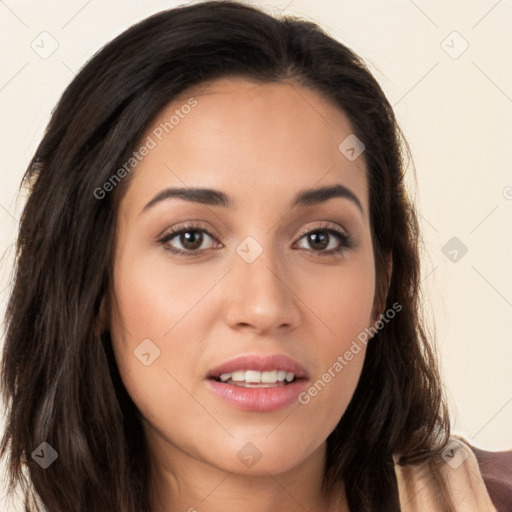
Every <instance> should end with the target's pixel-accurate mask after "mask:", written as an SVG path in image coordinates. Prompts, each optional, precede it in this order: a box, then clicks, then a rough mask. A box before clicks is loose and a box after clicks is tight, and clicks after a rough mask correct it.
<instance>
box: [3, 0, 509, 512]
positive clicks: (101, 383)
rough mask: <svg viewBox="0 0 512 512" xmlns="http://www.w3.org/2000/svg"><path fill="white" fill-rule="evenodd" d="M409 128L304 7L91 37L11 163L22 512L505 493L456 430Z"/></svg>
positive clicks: (372, 503)
mask: <svg viewBox="0 0 512 512" xmlns="http://www.w3.org/2000/svg"><path fill="white" fill-rule="evenodd" d="M404 145H405V143H404V142H403V139H402V137H401V133H400V130H399V128H398V126H397V124H396V120H395V117H394V114H393V112H392V109H391V107H390V105H389V103H388V101H387V100H386V98H385V97H384V94H383V92H382V90H381V88H380V87H379V85H378V84H377V83H376V81H375V79H374V78H373V77H372V76H371V74H370V73H369V71H368V70H367V69H366V67H365V65H364V63H363V62H362V61H361V59H359V58H358V57H357V56H356V55H354V54H353V53H352V52H351V51H350V50H348V49H347V48H346V47H344V46H343V45H341V44H340V43H339V42H336V41H334V40H333V39H332V38H330V37H328V36H327V35H326V34H325V33H323V32H322V31H321V30H320V29H319V28H318V27H317V26H316V25H314V24H312V23H310V22H305V21H300V20H296V19H292V18H283V19H280V20H278V19H274V18H272V17H270V16H268V15H266V14H264V13H262V12H261V11H259V10H257V9H254V8H251V7H248V6H244V5H240V4H237V3H231V2H205V3H203V4H200V5H192V6H186V7H181V8H178V9H174V10H169V11H165V12H162V13H159V14H157V15H154V16H152V17H150V18H148V19H146V20H144V21H143V22H141V23H139V24H138V25H136V26H134V27H132V28H131V29H129V30H128V31H126V32H125V33H123V34H121V35H120V36H119V37H117V38H116V39H115V40H114V41H112V42H111V43H110V44H108V45H107V46H106V47H105V48H103V49H102V50H101V51H100V52H99V53H98V54H97V55H96V56H95V57H94V58H93V59H92V60H91V61H90V62H89V63H88V64H87V65H86V66H85V67H84V69H83V70H82V71H81V72H80V73H79V74H78V75H77V77H76V78H75V80H74V81H73V82H72V83H71V85H70V86H69V87H68V89H67V90H66V91H65V93H64V95H63V96H62V98H61V100H60V102H59V104H58V106H57V108H56V110H55V112H54V114H53V116H52V118H51V121H50V123H49V126H48V129H47V132H46V134H45V136H44V139H43V141H42V142H41V144H40V146H39V148H38V149H37V152H36V154H35V156H34V158H33V161H32V162H31V165H30V167H29V169H28V171H27V175H26V177H25V180H26V182H27V183H28V184H30V187H31V193H30V197H29V199H28V201H27V204H26V207H25V210H24V213H23V218H22V222H21V226H20V234H19V240H18V250H19V253H18V254H19V258H18V262H17V269H16V279H15V284H14V289H13V292H12V295H11V298H10V302H9V305H8V312H7V335H6V343H5V348H4V354H3V375H2V378H3V380H2V384H3V392H4V399H5V400H6V402H7V403H8V412H9V417H8V424H7V430H6V433H5V436H4V439H3V445H2V454H4V455H5V454H6V453H8V455H9V471H10V473H9V474H10V477H11V486H12V487H13V488H14V486H16V485H21V486H22V487H23V489H24V491H25V496H26V506H27V510H28V509H29V507H32V508H33V509H34V510H36V509H37V510H50V511H52V512H54V511H55V512H68V511H73V512H77V511H84V512H85V511H90V510H94V511H100V512H103V511H120V512H121V511H122V512H131V511H133V512H135V511H151V512H161V511H162V512H163V511H170V510H172V511H177V510H189V511H194V510H197V511H202V510H208V511H216V510H235V509H239V508H240V507H241V506H243V507H244V509H245V510H247V511H252V510H265V511H266V510H268V511H270V510H275V509H278V508H279V509H281V510H308V511H311V512H316V511H334V510H336V511H348V510H350V511H352V512H354V511H399V510H401V511H405V510H406V511H412V510H421V511H423V510H440V511H441V510H442V511H445V510H456V511H458V510H498V509H499V508H498V507H499V506H501V505H497V504H496V501H495V503H494V505H493V502H492V499H493V498H492V497H491V496H490V495H489V492H488V491H487V489H486V487H485V485H484V483H483V482H482V480H481V476H482V475H481V474H480V471H479V467H478V460H479V459H477V458H476V457H475V453H474V452H473V451H472V450H471V447H469V446H468V445H467V444H466V443H465V442H464V440H463V439H458V440H456V439H454V438H453V437H451V436H450V426H449V425H450V424H449V417H448V414H447V409H446V405H445V402H444V399H443V392H442V388H441V385H440V383H439V374H438V370H437V365H436V359H435V355H434V351H433V348H432V345H431V340H430V338H431V337H430V336H429V335H428V334H427V331H426V328H425V327H424V325H423V323H422V319H421V317H420V314H419V308H420V304H419V300H418V290H419V263H420V262H419V256H418V245H419V240H420V235H419V231H418V224H417V219H416V215H415V212H414V207H413V205H412V204H411V203H410V202H409V200H408V197H407V194H406V192H405V189H404V182H403V180H404V173H405V168H404V167H405V164H404V162H403V160H402V158H403V155H404V154H405V150H404ZM484 456H485V454H484ZM25 466H26V467H27V469H28V474H27V475H26V477H25V476H24V475H23V473H22V471H23V469H24V467H25ZM494 499H495V498H494ZM36 502H37V503H39V505H37V504H36ZM36 507H38V508H36ZM43 507H44V508H43Z"/></svg>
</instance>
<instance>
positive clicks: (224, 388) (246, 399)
mask: <svg viewBox="0 0 512 512" xmlns="http://www.w3.org/2000/svg"><path fill="white" fill-rule="evenodd" d="M306 382H307V381H306V379H297V380H295V381H293V382H291V383H289V384H286V385H285V386H278V387H275V388H245V387H242V386H236V385H234V384H225V383H223V382H217V381H216V380H213V379H208V380H207V383H208V386H209V388H210V389H211V390H212V391H213V392H214V393H215V394H216V395H217V396H219V397H220V398H222V399H223V400H225V401H226V402H228V403H229V404H231V405H233V406H234V407H237V408H238V409H242V410H244V411H256V412H271V411H278V410H279V409H284V408H285V407H288V406H289V405H291V404H292V403H293V402H296V401H297V396H298V395H299V393H300V392H301V391H303V390H304V389H305V387H306Z"/></svg>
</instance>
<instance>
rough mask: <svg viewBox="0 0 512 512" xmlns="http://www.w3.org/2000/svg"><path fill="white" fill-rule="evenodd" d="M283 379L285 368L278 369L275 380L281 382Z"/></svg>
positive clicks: (284, 377)
mask: <svg viewBox="0 0 512 512" xmlns="http://www.w3.org/2000/svg"><path fill="white" fill-rule="evenodd" d="M284 379H286V370H279V371H278V372H277V380H278V381H279V382H283V381H284Z"/></svg>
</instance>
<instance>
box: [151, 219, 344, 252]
mask: <svg viewBox="0 0 512 512" xmlns="http://www.w3.org/2000/svg"><path fill="white" fill-rule="evenodd" d="M196 231H200V232H202V233H206V234H207V235H208V236H209V237H210V238H212V239H215V237H214V236H213V235H211V234H210V233H209V231H208V230H206V229H205V228H203V227H202V226H200V225H198V224H194V223H189V224H181V225H179V226H178V227H176V228H175V229H174V230H173V231H171V232H169V233H165V234H164V235H163V236H162V237H161V238H159V239H158V243H159V244H160V245H163V246H165V245H166V244H167V243H168V242H169V241H170V240H172V239H173V238H175V237H177V236H178V235H181V234H183V233H188V232H196ZM319 232H323V233H329V234H330V235H336V236H337V237H338V238H339V239H340V240H341V242H342V245H341V246H340V247H338V248H337V249H331V250H329V251H324V250H322V251H315V250H313V249H311V251H312V252H315V253H317V254H318V255H319V256H324V257H328V256H330V257H336V256H338V255H341V254H343V253H344V252H345V251H348V250H349V249H352V248H353V247H354V239H353V237H352V236H351V235H349V234H346V233H343V232H342V231H341V230H340V229H339V228H338V227H336V225H334V224H327V225H325V226H321V227H317V228H314V229H310V230H308V231H306V232H304V233H302V234H301V236H300V237H299V240H301V239H302V238H304V237H305V236H306V235H309V234H311V233H319ZM164 249H165V250H166V251H169V252H171V253H173V254H175V255H176V256H178V257H180V258H194V257H198V256H200V254H199V253H200V252H202V251H204V250H205V249H196V250H193V251H184V250H182V249H175V248H171V247H164ZM306 250H307V249H306Z"/></svg>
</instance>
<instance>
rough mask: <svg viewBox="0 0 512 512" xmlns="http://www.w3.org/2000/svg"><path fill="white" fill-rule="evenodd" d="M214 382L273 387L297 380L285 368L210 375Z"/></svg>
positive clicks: (252, 386) (241, 385)
mask: <svg viewBox="0 0 512 512" xmlns="http://www.w3.org/2000/svg"><path fill="white" fill-rule="evenodd" d="M210 378H211V379H213V380H215V381H216V382H220V383H223V384H228V385H233V386H239V387H244V388H275V387H280V386H286V385H288V384H291V383H292V382H295V381H296V380H298V377H296V376H295V374H294V373H293V372H287V371H285V370H271V371H263V372H260V371H257V370H239V371H234V372H229V373H222V374H221V375H219V376H218V377H210Z"/></svg>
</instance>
